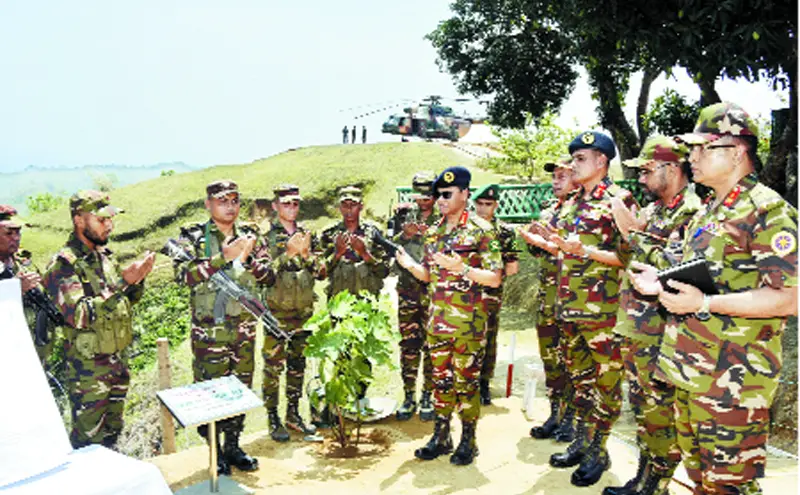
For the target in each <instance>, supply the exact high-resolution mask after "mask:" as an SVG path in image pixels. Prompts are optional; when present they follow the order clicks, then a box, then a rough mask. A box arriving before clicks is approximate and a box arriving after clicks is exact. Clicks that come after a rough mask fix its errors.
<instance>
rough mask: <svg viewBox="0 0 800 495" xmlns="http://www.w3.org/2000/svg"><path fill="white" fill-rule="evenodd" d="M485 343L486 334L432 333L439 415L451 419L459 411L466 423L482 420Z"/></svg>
mask: <svg viewBox="0 0 800 495" xmlns="http://www.w3.org/2000/svg"><path fill="white" fill-rule="evenodd" d="M482 325H485V322H484V323H482ZM476 328H479V326H478V325H476ZM485 345H486V339H485V337H484V336H482V335H481V336H479V337H473V336H469V337H468V336H460V335H455V334H433V333H430V332H429V333H428V348H429V349H430V353H431V361H432V362H433V387H434V389H433V397H434V409H435V410H436V415H437V416H444V417H447V418H449V417H450V416H451V415H452V414H453V411H454V410H455V411H456V412H457V413H458V415H459V417H460V418H461V421H462V422H464V421H477V420H478V418H479V417H480V412H481V401H480V394H479V393H478V384H479V381H480V374H481V364H482V361H483V352H484V346H485Z"/></svg>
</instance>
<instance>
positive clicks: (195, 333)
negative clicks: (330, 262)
mask: <svg viewBox="0 0 800 495" xmlns="http://www.w3.org/2000/svg"><path fill="white" fill-rule="evenodd" d="M207 192H208V195H209V197H211V196H215V197H219V196H224V195H225V194H231V193H237V194H238V187H237V186H236V184H235V183H234V182H232V181H216V182H212V183H211V184H209V185H208V187H207ZM244 235H253V236H255V237H256V245H255V247H254V248H253V251H252V252H251V253H250V256H249V257H248V259H247V260H246V263H243V264H242V266H241V267H237V266H236V265H237V264H236V263H229V262H227V261H226V260H225V258H224V256H223V254H222V244H223V242H224V241H225V235H224V234H223V233H222V232H221V231H220V230H219V228H218V227H217V225H216V223H215V222H214V221H213V220H211V219H209V220H208V221H205V222H196V223H191V224H188V225H186V226H184V227H183V228H181V235H180V238H179V239H178V242H179V243H180V244H181V246H183V247H184V249H186V250H188V251H189V252H191V253H192V254H193V255H194V256H195V257H196V259H195V260H194V261H190V262H178V263H176V264H175V275H176V279H177V281H178V283H182V284H185V285H187V286H188V287H189V288H190V290H191V295H190V301H191V304H190V306H191V311H192V331H191V339H192V354H193V355H194V360H193V366H192V369H193V371H194V380H195V382H199V381H205V380H211V379H213V378H220V377H223V376H229V375H231V374H232V375H234V376H236V377H237V378H238V379H239V380H240V381H241V382H242V383H244V384H245V385H247V386H248V387H249V386H251V385H252V382H253V371H254V366H255V360H254V355H255V341H256V328H257V323H258V322H257V321H256V319H255V317H253V316H252V315H251V314H250V313H248V312H247V311H246V310H245V309H244V308H242V306H241V305H240V304H239V303H238V301H234V300H226V301H224V311H223V314H222V315H215V312H214V308H215V304H216V303H217V302H218V298H219V297H224V293H221V292H220V291H219V290H218V289H216V288H215V287H214V284H213V282H211V281H210V277H211V276H212V275H213V274H214V273H216V272H217V271H219V270H224V272H225V273H226V274H228V275H229V276H230V278H231V279H232V280H234V281H235V282H237V283H238V284H239V285H240V286H241V287H242V288H244V289H246V290H247V291H249V292H250V293H251V294H257V293H258V287H259V286H262V287H263V286H265V285H271V284H273V283H274V282H275V272H274V271H273V270H272V267H271V261H272V260H271V258H270V255H269V246H267V242H266V240H265V239H264V237H263V236H262V235H261V234H260V232H259V230H258V227H257V226H255V225H253V224H245V223H236V224H234V226H233V234H232V236H233V238H237V237H240V236H244ZM218 317H221V318H222V321H219V320H218V319H217V318H218ZM243 429H244V414H242V415H240V416H236V417H233V418H230V419H226V420H223V421H217V431H218V432H224V433H225V441H226V449H227V448H228V443H229V439H235V440H236V442H237V444H238V436H239V435H240V434H241V432H242V430H243ZM198 431H199V432H200V434H201V435H202V436H206V432H207V427H206V426H205V425H203V426H201V427H200V428H198ZM231 448H234V447H233V446H231Z"/></svg>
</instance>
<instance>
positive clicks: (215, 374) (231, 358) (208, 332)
mask: <svg viewBox="0 0 800 495" xmlns="http://www.w3.org/2000/svg"><path fill="white" fill-rule="evenodd" d="M255 343H256V322H255V321H252V320H248V321H244V322H229V321H226V322H225V324H224V326H223V325H220V326H214V327H210V328H203V327H199V326H195V325H193V326H192V354H193V355H194V361H193V363H192V369H193V371H194V381H195V382H202V381H205V380H211V379H213V378H220V377H223V376H229V375H234V376H235V377H237V378H238V379H239V380H240V381H241V382H242V383H244V384H245V385H247V386H248V387H249V386H251V385H252V384H253V368H254V367H255V361H254V350H255V349H254V348H255Z"/></svg>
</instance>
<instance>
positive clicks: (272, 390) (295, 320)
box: [261, 311, 311, 409]
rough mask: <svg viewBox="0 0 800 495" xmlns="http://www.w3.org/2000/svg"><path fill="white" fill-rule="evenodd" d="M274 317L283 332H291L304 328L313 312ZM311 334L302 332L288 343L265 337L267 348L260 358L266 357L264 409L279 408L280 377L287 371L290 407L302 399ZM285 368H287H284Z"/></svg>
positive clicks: (282, 313) (287, 397)
mask: <svg viewBox="0 0 800 495" xmlns="http://www.w3.org/2000/svg"><path fill="white" fill-rule="evenodd" d="M273 315H274V316H275V318H277V320H278V322H279V323H280V326H281V329H283V330H285V331H287V332H291V331H295V330H298V329H300V328H303V324H304V323H305V322H306V321H308V318H309V317H310V316H311V312H309V311H302V312H288V311H287V312H282V311H281V312H279V311H273ZM308 335H309V333H308V332H304V331H300V332H298V333H296V334H294V336H293V337H292V339H291V340H290V341H289V342H288V343H286V342H284V341H282V340H281V341H279V340H278V339H276V338H275V337H273V336H271V335H269V334H267V333H265V334H264V347H263V348H262V350H261V355H262V356H263V357H264V383H263V387H262V389H263V392H264V405H265V406H266V408H267V409H274V408H276V407H278V402H279V400H278V399H279V397H278V396H279V395H280V394H279V389H280V381H281V375H282V374H283V370H284V368H285V369H286V400H287V402H288V403H289V404H293V405H295V406H296V405H297V403H298V402H299V401H300V397H302V395H303V381H304V379H305V372H306V358H305V356H304V355H303V350H305V348H306V339H308ZM284 365H285V366H284Z"/></svg>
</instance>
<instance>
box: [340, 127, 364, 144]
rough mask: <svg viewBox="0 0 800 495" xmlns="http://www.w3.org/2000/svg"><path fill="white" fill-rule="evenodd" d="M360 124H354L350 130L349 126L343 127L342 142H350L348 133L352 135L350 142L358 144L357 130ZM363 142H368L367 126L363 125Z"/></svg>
mask: <svg viewBox="0 0 800 495" xmlns="http://www.w3.org/2000/svg"><path fill="white" fill-rule="evenodd" d="M357 128H358V126H357V125H355V124H353V128H352V129H351V130H350V131H348V130H347V126H344V127H342V144H348V135H349V136H350V140H349V142H350V143H353V144H356V130H357ZM361 144H367V126H365V125H362V126H361Z"/></svg>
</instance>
